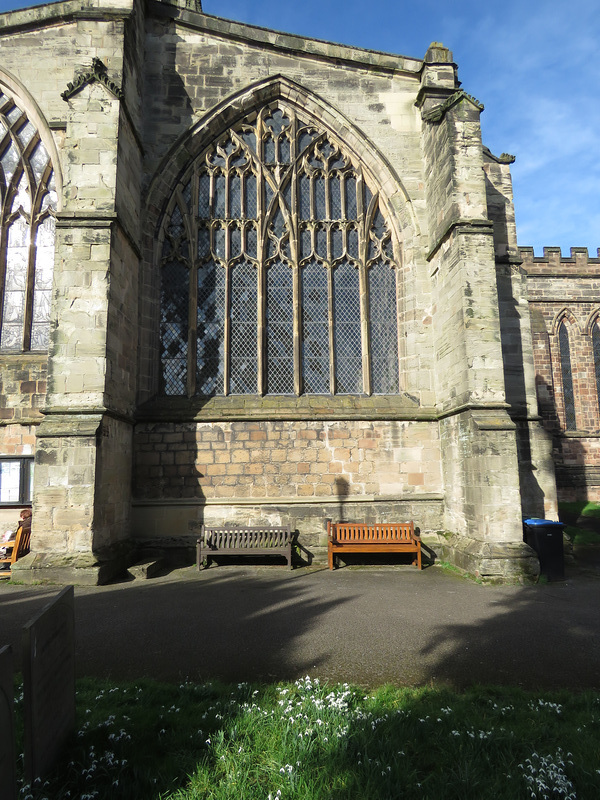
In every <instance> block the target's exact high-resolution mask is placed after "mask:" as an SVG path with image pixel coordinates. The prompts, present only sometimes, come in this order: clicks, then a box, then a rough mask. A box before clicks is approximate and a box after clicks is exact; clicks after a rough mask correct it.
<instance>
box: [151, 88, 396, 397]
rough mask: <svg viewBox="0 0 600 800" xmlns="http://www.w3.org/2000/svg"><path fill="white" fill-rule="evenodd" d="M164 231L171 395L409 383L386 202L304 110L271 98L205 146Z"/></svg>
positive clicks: (352, 389) (371, 389)
mask: <svg viewBox="0 0 600 800" xmlns="http://www.w3.org/2000/svg"><path fill="white" fill-rule="evenodd" d="M161 241H162V244H161V248H162V249H161V268H162V272H161V318H160V322H161V365H162V388H163V391H164V393H165V394H168V395H188V396H194V395H201V396H210V395H229V394H283V395H298V394H363V393H364V394H373V393H375V394H394V393H398V392H399V375H398V314H397V288H396V275H397V269H396V262H395V260H394V253H393V246H392V234H391V230H390V228H389V226H388V224H387V221H386V219H385V211H384V208H383V206H382V204H381V202H380V199H379V195H378V193H377V191H376V188H375V187H374V186H373V185H370V179H368V178H367V176H366V175H365V173H364V170H363V169H362V167H361V165H360V164H358V163H356V162H355V160H353V159H351V158H350V157H349V156H348V155H347V154H346V153H344V149H343V146H341V145H340V144H339V143H338V142H336V141H334V139H333V137H331V136H330V135H329V134H327V133H325V132H324V131H322V130H320V129H319V128H318V127H316V126H315V125H313V124H309V123H307V122H305V121H303V120H302V119H301V118H300V117H299V116H298V114H297V113H296V112H295V111H294V110H293V109H291V108H289V107H287V106H286V105H284V104H283V103H280V102H278V103H271V104H270V105H268V106H266V107H265V108H263V109H261V110H260V111H259V112H256V113H254V114H252V115H250V116H249V117H247V118H246V119H244V120H243V121H242V122H240V123H238V124H237V125H235V126H233V127H232V128H231V129H230V130H228V131H227V132H225V133H224V134H223V135H222V136H220V137H219V138H218V140H217V141H215V142H214V143H213V144H212V145H211V146H210V147H208V149H207V150H205V151H204V152H203V153H202V154H201V155H200V156H199V157H198V158H196V160H195V161H194V162H193V164H192V165H191V166H190V168H189V169H188V170H187V172H186V174H185V175H184V177H183V179H182V181H181V183H180V186H179V188H178V189H177V190H176V191H175V193H174V194H173V196H172V198H171V200H170V202H169V205H168V207H167V212H166V214H165V217H164V221H163V226H162V230H161Z"/></svg>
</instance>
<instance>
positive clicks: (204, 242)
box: [198, 225, 210, 258]
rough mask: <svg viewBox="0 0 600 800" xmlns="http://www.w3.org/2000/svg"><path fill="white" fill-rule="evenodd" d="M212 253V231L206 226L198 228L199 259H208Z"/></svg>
mask: <svg viewBox="0 0 600 800" xmlns="http://www.w3.org/2000/svg"><path fill="white" fill-rule="evenodd" d="M209 253H210V230H209V229H208V227H207V226H206V225H202V226H201V227H199V228H198V258H206V256H207V255H208V254H209Z"/></svg>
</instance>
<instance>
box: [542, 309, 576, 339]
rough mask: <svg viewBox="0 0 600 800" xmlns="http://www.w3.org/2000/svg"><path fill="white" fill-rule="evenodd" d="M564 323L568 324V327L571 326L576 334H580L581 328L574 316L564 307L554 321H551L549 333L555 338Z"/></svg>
mask: <svg viewBox="0 0 600 800" xmlns="http://www.w3.org/2000/svg"><path fill="white" fill-rule="evenodd" d="M564 321H566V322H568V323H569V325H572V326H573V328H575V330H576V331H577V333H581V328H580V326H579V323H578V322H577V319H576V317H575V315H574V314H573V312H572V311H571V310H570V309H569V308H567V307H566V306H565V307H564V308H562V309H561V310H560V311H559V312H558V313H557V314H556V315H555V317H554V320H553V321H552V325H551V327H550V333H551V334H552V336H556V335H557V334H558V329H559V328H560V326H561V324H562V323H563V322H564Z"/></svg>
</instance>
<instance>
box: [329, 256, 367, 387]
mask: <svg viewBox="0 0 600 800" xmlns="http://www.w3.org/2000/svg"><path fill="white" fill-rule="evenodd" d="M333 347H334V357H335V390H336V393H337V394H360V393H361V392H362V342H361V324H360V286H359V277H358V269H356V267H353V266H351V265H350V264H348V263H347V262H344V263H342V264H340V266H339V267H336V268H335V269H334V271H333Z"/></svg>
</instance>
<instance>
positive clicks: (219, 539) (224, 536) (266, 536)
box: [202, 525, 292, 549]
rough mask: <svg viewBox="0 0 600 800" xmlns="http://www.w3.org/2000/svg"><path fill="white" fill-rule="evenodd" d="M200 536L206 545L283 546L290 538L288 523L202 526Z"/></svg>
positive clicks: (226, 546) (223, 546) (220, 546)
mask: <svg viewBox="0 0 600 800" xmlns="http://www.w3.org/2000/svg"><path fill="white" fill-rule="evenodd" d="M202 538H203V540H204V542H205V543H206V545H207V546H210V547H217V548H223V549H226V548H229V547H248V548H252V547H284V546H285V545H287V544H288V543H289V542H290V541H291V539H292V531H291V529H290V526H289V525H283V526H280V527H275V528H267V527H261V526H259V527H253V528H249V527H242V526H234V525H227V526H225V527H223V528H204V533H203V535H202Z"/></svg>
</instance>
